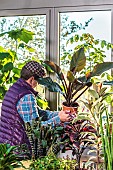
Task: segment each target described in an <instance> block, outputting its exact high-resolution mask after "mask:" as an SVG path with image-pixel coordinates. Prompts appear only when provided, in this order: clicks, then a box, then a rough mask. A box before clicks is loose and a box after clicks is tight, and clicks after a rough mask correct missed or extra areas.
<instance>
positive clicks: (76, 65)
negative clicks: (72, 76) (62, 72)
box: [70, 48, 86, 72]
mask: <svg viewBox="0 0 113 170" xmlns="http://www.w3.org/2000/svg"><path fill="white" fill-rule="evenodd" d="M85 65H86V57H85V53H84V48H80V49H79V50H78V51H76V52H75V53H74V54H73V56H72V60H71V62H70V70H71V71H74V72H79V71H81V70H82V69H83V68H84V66H85Z"/></svg>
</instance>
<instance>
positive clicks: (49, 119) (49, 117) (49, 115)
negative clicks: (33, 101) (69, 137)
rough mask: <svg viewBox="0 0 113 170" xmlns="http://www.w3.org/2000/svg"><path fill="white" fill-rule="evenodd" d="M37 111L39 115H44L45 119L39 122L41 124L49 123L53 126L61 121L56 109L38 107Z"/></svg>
mask: <svg viewBox="0 0 113 170" xmlns="http://www.w3.org/2000/svg"><path fill="white" fill-rule="evenodd" d="M38 113H39V115H40V116H43V115H46V120H45V121H42V122H41V123H42V126H47V125H51V126H52V127H54V126H55V125H58V124H59V123H60V122H61V121H60V118H59V116H58V112H57V111H49V110H42V109H39V108H38Z"/></svg>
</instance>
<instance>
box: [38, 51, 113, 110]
mask: <svg viewBox="0 0 113 170" xmlns="http://www.w3.org/2000/svg"><path fill="white" fill-rule="evenodd" d="M44 64H45V66H47V67H49V68H50V69H51V70H52V71H53V72H55V73H56V75H57V77H58V79H59V80H60V81H61V83H62V86H61V84H60V83H59V82H56V81H53V80H52V79H51V78H50V77H45V78H38V79H37V81H38V83H39V84H42V85H44V86H46V87H47V88H48V89H49V91H51V92H58V93H60V94H62V95H63V96H64V98H65V101H64V103H63V105H65V106H67V107H68V108H69V107H74V108H77V107H78V103H77V100H78V99H79V97H80V96H81V95H82V94H83V93H84V92H85V91H86V90H87V89H88V88H89V87H90V86H91V85H92V83H91V81H90V80H91V78H92V77H94V76H99V75H101V74H102V73H103V72H105V71H107V70H109V69H111V68H113V62H102V63H98V64H96V65H95V66H94V68H93V69H92V70H90V71H89V72H88V73H84V75H82V76H81V75H80V74H78V73H79V72H80V71H82V70H83V69H84V68H85V65H86V56H85V49H84V48H80V49H78V50H77V51H75V52H74V53H73V55H72V58H71V61H70V68H69V71H67V77H66V78H65V76H64V74H63V72H62V70H61V68H60V66H58V65H57V64H55V63H54V62H52V61H44ZM68 108H67V109H66V110H68ZM75 110H76V111H77V109H75ZM72 112H73V110H72Z"/></svg>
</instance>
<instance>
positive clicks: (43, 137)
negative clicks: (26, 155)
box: [25, 117, 63, 159]
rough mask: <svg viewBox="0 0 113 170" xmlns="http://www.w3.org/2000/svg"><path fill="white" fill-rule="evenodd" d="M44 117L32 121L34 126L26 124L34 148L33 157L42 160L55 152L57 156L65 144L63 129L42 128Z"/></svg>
mask: <svg viewBox="0 0 113 170" xmlns="http://www.w3.org/2000/svg"><path fill="white" fill-rule="evenodd" d="M42 121H43V117H40V118H39V119H38V120H36V121H35V120H32V124H31V125H30V124H29V123H26V124H25V126H26V133H27V135H28V137H29V141H30V143H31V146H32V157H34V158H35V159H36V158H40V157H42V156H46V155H47V154H49V153H51V152H53V153H54V154H57V153H58V152H59V150H60V145H62V144H63V142H62V140H61V134H62V133H63V127H61V126H55V127H54V128H52V126H51V125H48V126H42V125H41V122H42Z"/></svg>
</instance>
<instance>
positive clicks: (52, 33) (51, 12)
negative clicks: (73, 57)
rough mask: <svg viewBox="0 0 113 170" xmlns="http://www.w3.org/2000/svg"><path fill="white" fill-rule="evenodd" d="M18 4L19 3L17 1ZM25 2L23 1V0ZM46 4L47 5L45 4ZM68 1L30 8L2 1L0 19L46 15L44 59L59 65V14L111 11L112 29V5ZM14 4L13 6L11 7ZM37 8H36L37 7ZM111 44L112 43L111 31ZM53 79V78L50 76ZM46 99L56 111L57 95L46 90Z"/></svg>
mask: <svg viewBox="0 0 113 170" xmlns="http://www.w3.org/2000/svg"><path fill="white" fill-rule="evenodd" d="M18 2H19V1H18ZM23 2H25V0H23ZM47 2H48V3H47ZM71 2H72V3H70V2H69V1H68V0H62V1H57V2H56V1H55V2H54V3H53V0H49V1H48V0H46V2H44V1H43V0H42V1H41V3H40V2H38V1H35V0H33V1H32V4H31V6H30V7H31V8H30V7H28V4H27V3H26V4H23V3H22V4H21V2H19V3H20V4H18V3H17V4H18V6H17V4H16V2H15V1H14V0H11V1H10V4H9V5H8V4H5V3H4V1H3V2H2V3H1V7H0V17H4V16H16V15H41V14H45V15H46V59H47V60H51V61H54V62H55V63H57V64H59V13H61V12H71V11H73V12H76V11H80V12H81V11H82V12H83V11H97V10H111V30H112V29H113V3H112V2H111V1H110V2H109V3H108V1H107V0H106V2H104V3H103V1H102V0H100V1H99V2H97V1H96V2H95V1H93V0H92V1H91V0H90V1H89V0H88V1H87V3H85V4H84V1H83V0H77V1H76V2H75V0H71ZM14 3H15V5H13V4H14ZM37 6H38V7H37ZM111 43H113V31H111ZM111 59H112V60H113V50H112V53H111ZM112 73H113V71H112ZM51 77H52V78H53V79H54V78H55V77H54V76H53V75H51ZM45 97H46V99H47V100H48V101H49V105H50V109H51V110H58V106H59V101H58V98H59V97H58V94H57V93H51V92H48V90H46V96H45Z"/></svg>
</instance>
